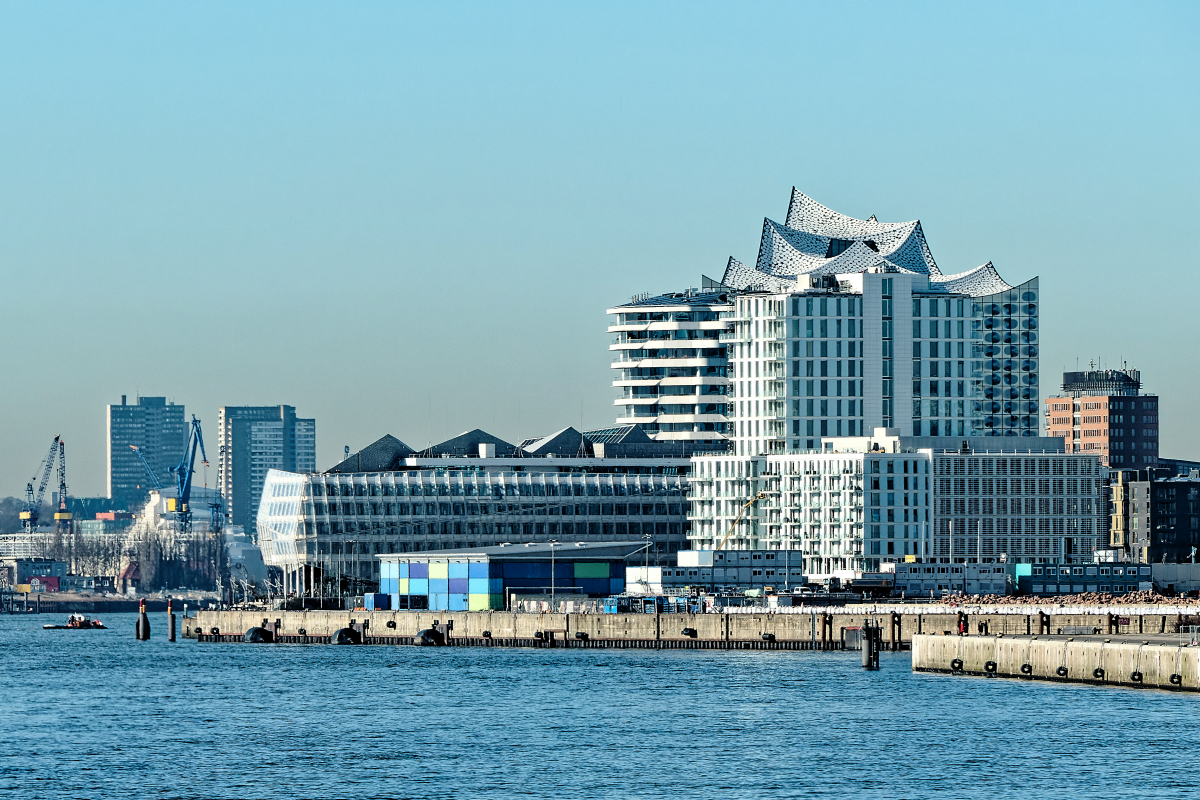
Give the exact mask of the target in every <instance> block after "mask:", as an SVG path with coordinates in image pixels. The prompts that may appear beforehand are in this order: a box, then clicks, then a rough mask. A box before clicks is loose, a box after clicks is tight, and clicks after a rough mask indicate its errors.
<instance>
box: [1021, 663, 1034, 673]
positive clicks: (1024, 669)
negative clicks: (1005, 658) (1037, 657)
mask: <svg viewBox="0 0 1200 800" xmlns="http://www.w3.org/2000/svg"><path fill="white" fill-rule="evenodd" d="M1021 674H1022V675H1032V674H1033V664H1022V665H1021Z"/></svg>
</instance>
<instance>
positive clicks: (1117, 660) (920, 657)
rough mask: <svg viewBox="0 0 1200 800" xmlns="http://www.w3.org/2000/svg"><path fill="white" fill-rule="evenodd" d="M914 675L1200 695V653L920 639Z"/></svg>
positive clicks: (1098, 642) (1172, 647)
mask: <svg viewBox="0 0 1200 800" xmlns="http://www.w3.org/2000/svg"><path fill="white" fill-rule="evenodd" d="M912 668H913V670H915V671H934V672H950V673H958V674H966V675H993V676H996V677H1007V678H1024V679H1027V680H1049V681H1060V682H1068V683H1089V684H1096V685H1113V686H1129V687H1142V688H1156V689H1169V690H1172V691H1193V692H1194V691H1200V648H1198V647H1189V646H1186V645H1179V644H1162V643H1156V644H1145V643H1143V642H1138V641H1105V640H1103V639H1099V638H1088V639H1074V638H1073V637H1066V638H1062V637H1059V638H1051V639H1046V638H1038V637H1024V636H1021V637H1009V636H931V635H919V636H917V637H915V638H914V639H913V641H912Z"/></svg>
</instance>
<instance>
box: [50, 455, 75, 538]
mask: <svg viewBox="0 0 1200 800" xmlns="http://www.w3.org/2000/svg"><path fill="white" fill-rule="evenodd" d="M74 518H75V515H74V514H72V513H71V512H70V511H68V510H67V443H66V442H64V441H63V440H62V438H61V437H60V438H59V440H58V510H57V511H55V512H54V526H55V527H56V528H58V530H59V532H60V533H66V534H69V533H70V532H71V521H72V520H73V519H74Z"/></svg>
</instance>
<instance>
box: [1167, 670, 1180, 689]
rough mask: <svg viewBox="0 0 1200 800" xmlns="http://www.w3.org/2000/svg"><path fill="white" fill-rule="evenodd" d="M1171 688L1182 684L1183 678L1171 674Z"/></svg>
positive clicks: (1176, 674)
mask: <svg viewBox="0 0 1200 800" xmlns="http://www.w3.org/2000/svg"><path fill="white" fill-rule="evenodd" d="M1169 680H1170V681H1171V685H1172V686H1179V685H1181V684H1182V683H1183V676H1182V675H1180V674H1178V673H1173V674H1172V675H1171V677H1170V678H1169Z"/></svg>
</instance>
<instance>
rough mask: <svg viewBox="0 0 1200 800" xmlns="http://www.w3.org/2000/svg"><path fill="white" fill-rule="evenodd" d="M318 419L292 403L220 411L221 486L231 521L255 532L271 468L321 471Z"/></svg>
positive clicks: (219, 465) (219, 452)
mask: <svg viewBox="0 0 1200 800" xmlns="http://www.w3.org/2000/svg"><path fill="white" fill-rule="evenodd" d="M316 441H317V423H316V420H312V419H301V418H298V417H297V416H296V409H295V408H294V407H292V406H282V405H281V406H222V407H221V409H220V411H219V412H218V413H217V488H218V489H219V490H220V492H221V498H222V500H223V501H224V503H225V512H226V514H227V518H228V520H229V522H230V523H231V524H234V525H242V526H245V528H246V529H247V530H252V529H253V527H254V524H255V519H256V518H257V516H258V504H259V500H260V499H261V498H262V492H263V485H264V484H265V483H266V479H267V471H268V470H272V469H278V470H285V471H287V472H296V473H310V472H316V469H317V449H316Z"/></svg>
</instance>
